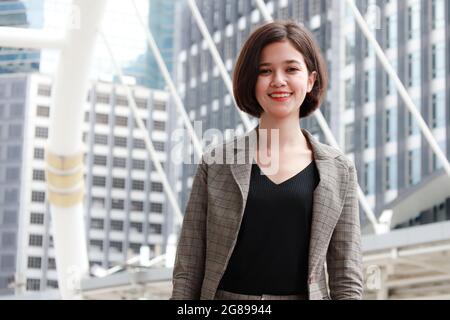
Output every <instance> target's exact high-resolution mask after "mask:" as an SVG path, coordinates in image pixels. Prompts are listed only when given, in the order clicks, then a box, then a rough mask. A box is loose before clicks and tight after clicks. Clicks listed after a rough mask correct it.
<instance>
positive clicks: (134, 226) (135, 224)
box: [130, 222, 142, 233]
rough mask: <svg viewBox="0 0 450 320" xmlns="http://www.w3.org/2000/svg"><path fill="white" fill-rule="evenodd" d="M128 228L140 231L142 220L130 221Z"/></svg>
mask: <svg viewBox="0 0 450 320" xmlns="http://www.w3.org/2000/svg"><path fill="white" fill-rule="evenodd" d="M130 228H131V229H135V230H136V231H137V232H139V233H142V222H130Z"/></svg>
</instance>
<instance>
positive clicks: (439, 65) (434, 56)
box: [431, 42, 445, 79]
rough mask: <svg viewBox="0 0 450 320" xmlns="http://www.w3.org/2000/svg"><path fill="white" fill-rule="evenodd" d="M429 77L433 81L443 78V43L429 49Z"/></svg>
mask: <svg viewBox="0 0 450 320" xmlns="http://www.w3.org/2000/svg"><path fill="white" fill-rule="evenodd" d="M431 76H432V78H433V79H437V78H443V77H445V43H443V42H441V43H437V44H433V45H432V47H431Z"/></svg>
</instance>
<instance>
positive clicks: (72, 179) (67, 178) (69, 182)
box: [45, 170, 83, 189]
mask: <svg viewBox="0 0 450 320" xmlns="http://www.w3.org/2000/svg"><path fill="white" fill-rule="evenodd" d="M45 173H46V180H47V183H48V184H49V185H50V186H52V187H55V188H60V189H70V188H73V187H75V186H76V185H77V184H79V183H80V182H81V181H83V170H80V171H77V172H75V173H72V174H67V175H62V174H58V173H54V172H51V171H49V170H46V171H45Z"/></svg>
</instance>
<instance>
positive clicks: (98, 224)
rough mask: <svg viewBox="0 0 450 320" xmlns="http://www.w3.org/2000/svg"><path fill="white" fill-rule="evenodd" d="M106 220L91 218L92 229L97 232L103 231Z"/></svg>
mask: <svg viewBox="0 0 450 320" xmlns="http://www.w3.org/2000/svg"><path fill="white" fill-rule="evenodd" d="M103 227H104V220H103V219H99V218H91V228H92V229H97V230H103Z"/></svg>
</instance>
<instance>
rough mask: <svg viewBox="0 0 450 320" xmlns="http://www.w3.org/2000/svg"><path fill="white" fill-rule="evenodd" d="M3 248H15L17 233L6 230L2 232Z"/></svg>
mask: <svg viewBox="0 0 450 320" xmlns="http://www.w3.org/2000/svg"><path fill="white" fill-rule="evenodd" d="M1 245H2V248H15V246H16V234H15V233H14V232H6V231H4V232H3V234H2V242H1Z"/></svg>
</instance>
